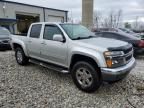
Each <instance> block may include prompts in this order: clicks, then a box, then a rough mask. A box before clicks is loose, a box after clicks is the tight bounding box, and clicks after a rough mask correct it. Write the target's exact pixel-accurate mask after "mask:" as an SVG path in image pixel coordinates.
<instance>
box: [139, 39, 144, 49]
mask: <svg viewBox="0 0 144 108" xmlns="http://www.w3.org/2000/svg"><path fill="white" fill-rule="evenodd" d="M138 46H139V47H141V48H144V40H140V41H139V42H138Z"/></svg>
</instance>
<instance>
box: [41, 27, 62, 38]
mask: <svg viewBox="0 0 144 108" xmlns="http://www.w3.org/2000/svg"><path fill="white" fill-rule="evenodd" d="M55 34H61V35H62V32H61V30H60V29H59V28H58V27H57V26H55V25H46V26H45V30H44V37H43V38H44V39H46V40H53V36H54V35H55Z"/></svg>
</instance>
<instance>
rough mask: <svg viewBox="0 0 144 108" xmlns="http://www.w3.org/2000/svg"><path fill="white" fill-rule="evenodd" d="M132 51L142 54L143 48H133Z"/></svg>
mask: <svg viewBox="0 0 144 108" xmlns="http://www.w3.org/2000/svg"><path fill="white" fill-rule="evenodd" d="M134 53H135V54H143V53H144V48H134Z"/></svg>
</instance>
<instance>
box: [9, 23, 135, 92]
mask: <svg viewBox="0 0 144 108" xmlns="http://www.w3.org/2000/svg"><path fill="white" fill-rule="evenodd" d="M11 45H12V48H13V50H14V51H15V57H16V61H17V63H18V64H20V65H26V64H27V63H28V62H29V61H30V62H32V63H35V64H39V65H41V66H44V67H47V68H50V69H53V70H56V71H59V72H62V73H71V76H72V78H73V81H74V83H75V84H76V86H77V87H78V88H79V89H80V90H83V91H85V92H94V91H95V90H97V89H98V88H99V87H100V86H101V82H102V81H108V82H115V81H118V80H122V79H123V78H125V77H126V76H127V75H128V74H129V72H130V71H131V70H132V69H133V68H134V66H135V59H134V57H133V48H132V45H131V44H129V43H127V42H123V41H119V40H113V39H106V38H101V37H97V36H95V35H94V34H93V33H92V32H91V31H89V30H88V29H87V28H85V27H83V26H82V25H79V24H67V23H50V22H49V23H48V22H43V23H34V24H32V25H31V26H30V28H29V32H28V35H27V37H24V36H13V37H12V41H11Z"/></svg>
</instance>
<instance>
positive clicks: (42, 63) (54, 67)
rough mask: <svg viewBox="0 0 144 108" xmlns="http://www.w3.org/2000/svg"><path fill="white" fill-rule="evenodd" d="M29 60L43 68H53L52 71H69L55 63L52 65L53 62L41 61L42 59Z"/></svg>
mask: <svg viewBox="0 0 144 108" xmlns="http://www.w3.org/2000/svg"><path fill="white" fill-rule="evenodd" d="M29 62H31V63H34V64H37V65H40V66H43V67H45V68H48V69H51V70H54V71H57V72H61V73H69V71H68V69H66V68H63V67H61V66H57V65H53V64H50V63H45V62H42V61H39V60H36V59H30V60H29Z"/></svg>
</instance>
